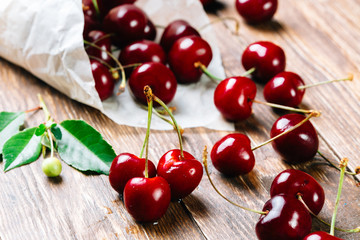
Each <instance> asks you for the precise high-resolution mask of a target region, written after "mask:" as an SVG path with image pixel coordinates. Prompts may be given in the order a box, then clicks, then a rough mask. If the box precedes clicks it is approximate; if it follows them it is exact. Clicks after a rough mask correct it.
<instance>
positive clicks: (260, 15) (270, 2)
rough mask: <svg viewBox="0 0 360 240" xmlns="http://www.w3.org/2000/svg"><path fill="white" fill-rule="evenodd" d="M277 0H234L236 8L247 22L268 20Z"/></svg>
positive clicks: (275, 7) (253, 22) (272, 13)
mask: <svg viewBox="0 0 360 240" xmlns="http://www.w3.org/2000/svg"><path fill="white" fill-rule="evenodd" d="M277 5H278V1H277V0H236V1H235V6H236V10H237V11H238V13H239V14H240V16H242V17H243V18H244V19H245V20H246V21H247V22H248V23H250V24H258V23H263V22H266V21H269V20H270V19H271V18H272V17H273V16H274V14H275V12H276V9H277Z"/></svg>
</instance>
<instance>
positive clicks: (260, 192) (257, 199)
mask: <svg viewBox="0 0 360 240" xmlns="http://www.w3.org/2000/svg"><path fill="white" fill-rule="evenodd" d="M221 3H223V6H222V7H221V8H219V9H218V11H216V13H209V17H210V18H212V19H216V18H217V16H235V17H236V18H238V19H239V20H240V22H241V28H240V31H239V36H235V35H233V34H232V33H231V32H232V31H233V24H232V23H231V22H230V21H229V22H225V23H218V24H216V25H214V26H213V27H214V30H215V32H216V34H217V36H218V44H219V47H220V49H221V53H222V57H223V62H224V67H225V69H226V73H227V75H228V76H231V75H239V74H240V73H242V72H243V71H244V70H243V68H242V66H241V63H240V57H241V54H242V51H243V50H244V48H245V47H246V46H247V45H248V44H250V43H252V42H254V41H258V40H270V41H273V42H275V43H277V44H278V45H280V46H281V47H282V48H283V49H284V51H285V53H286V56H287V67H286V69H287V70H289V71H294V72H297V73H298V74H300V75H301V76H302V77H303V79H304V81H305V82H306V83H313V82H318V81H322V80H329V79H335V78H343V77H345V76H347V74H348V73H349V72H351V73H354V75H355V81H353V82H344V83H335V84H331V85H326V86H321V87H318V88H316V89H315V88H313V89H308V90H307V92H306V94H305V98H304V101H303V105H302V106H301V107H305V108H311V109H318V110H321V111H322V116H321V117H320V118H316V119H313V120H312V123H313V124H314V126H315V127H316V129H317V131H318V134H319V137H320V150H321V151H322V152H323V153H324V154H325V155H326V156H328V157H329V158H330V159H331V160H333V161H334V162H337V161H339V159H340V158H342V157H348V158H349V160H350V163H349V170H353V169H354V168H355V167H356V166H360V158H359V153H360V150H359V149H360V148H359V146H360V138H359V133H360V126H359V120H360V105H359V99H360V82H359V74H358V73H359V70H360V44H359V39H360V28H359V25H358V24H359V22H360V0H342V1H330V0H319V1H311V0H302V1H288V0H283V1H282V0H280V1H279V8H278V11H277V13H276V15H275V18H274V21H273V22H271V23H269V24H263V25H260V26H257V27H254V26H249V25H246V24H245V23H244V22H243V20H241V19H240V17H239V16H238V15H237V13H236V11H235V8H234V5H233V4H234V1H233V0H221ZM37 93H41V94H42V95H43V97H44V99H45V101H46V103H47V105H48V108H49V111H50V112H51V114H52V116H53V117H54V118H55V119H56V120H57V121H58V122H60V121H62V120H65V119H83V120H85V121H87V122H88V123H90V124H91V125H92V126H94V127H95V128H96V129H97V130H98V131H99V132H100V133H101V134H102V135H103V136H104V138H105V139H106V140H107V141H108V142H109V143H110V144H111V145H112V146H113V148H114V149H115V151H116V153H121V152H132V153H134V154H139V152H140V149H141V145H142V141H143V138H144V136H145V129H141V128H132V127H127V126H120V125H116V124H115V123H114V122H112V121H111V120H109V119H108V118H107V117H105V116H104V115H102V114H101V113H100V112H99V111H97V110H95V109H92V108H90V107H87V106H85V105H83V104H79V103H77V102H75V101H73V100H70V99H69V98H67V97H66V96H64V95H63V94H61V93H60V92H58V91H56V90H54V89H53V88H51V87H49V86H48V85H46V84H44V83H43V82H42V81H41V80H39V79H37V78H35V77H33V76H32V75H31V74H29V73H27V72H26V71H24V70H23V69H21V68H19V67H17V66H15V65H13V64H11V63H9V62H7V61H6V60H4V59H0V111H23V110H27V109H30V108H33V107H35V106H37V105H38V101H37V96H36V94H37ZM257 98H258V99H263V97H262V86H260V85H259V86H258V97H257ZM277 117H278V115H277V114H276V113H274V112H273V111H272V110H271V109H269V108H268V107H266V106H261V105H254V114H253V116H252V117H251V118H250V119H249V120H247V121H244V122H241V123H237V124H236V129H237V131H238V132H242V133H245V134H247V135H248V136H249V137H250V139H251V141H252V144H253V146H255V145H257V144H259V143H261V142H263V141H265V140H267V139H268V136H269V130H270V128H271V126H272V124H273V122H274V121H275V120H276V119H277ZM42 121H43V114H42V113H41V112H38V113H32V114H28V115H27V120H26V125H27V126H35V125H38V124H39V123H40V122H42ZM227 133H228V132H223V131H213V130H209V129H205V128H194V129H186V130H185V133H184V144H185V146H184V149H185V150H187V151H189V152H191V153H193V155H194V156H196V157H197V158H198V159H201V154H202V149H203V147H204V145H207V146H208V147H209V148H211V146H212V145H213V144H214V143H215V142H216V141H217V140H219V139H220V138H221V137H222V136H225V135H226V134H227ZM175 147H177V138H176V135H175V134H174V132H171V131H170V132H164V131H152V135H151V141H150V159H152V160H153V161H154V162H157V160H158V159H159V158H160V156H161V155H162V154H163V153H165V152H166V151H167V150H169V149H171V148H175ZM255 157H256V166H255V168H254V170H253V171H252V172H251V173H250V174H248V175H246V176H243V177H236V178H225V177H223V176H222V175H221V174H219V173H218V172H217V171H216V170H215V169H213V167H212V165H210V171H211V176H212V179H213V180H214V182H215V184H216V185H217V186H218V188H219V189H220V191H222V192H223V193H224V194H225V195H226V196H228V197H229V198H231V199H232V200H234V201H235V202H238V203H241V204H243V205H245V206H248V207H251V208H254V209H259V210H260V209H261V208H262V206H263V204H264V202H265V201H267V200H268V199H269V188H270V184H271V181H272V179H273V178H274V177H275V176H276V175H277V174H278V173H279V172H281V171H282V170H284V169H287V168H297V169H301V170H304V171H306V172H308V173H310V174H311V175H312V176H314V177H315V179H317V180H318V181H319V183H320V184H321V185H322V186H323V188H324V189H325V193H326V202H325V206H324V208H323V210H322V211H321V213H320V217H321V218H323V219H325V220H326V221H328V222H330V218H331V215H332V211H333V207H334V201H335V196H336V191H337V184H338V177H339V172H338V171H337V170H335V169H334V168H331V167H329V166H328V165H327V164H325V163H324V161H322V160H321V159H320V158H319V157H316V158H315V160H314V161H313V162H311V163H307V164H303V165H296V166H290V165H288V164H286V163H285V162H283V161H282V160H281V159H280V157H279V156H278V155H277V154H276V153H275V152H274V151H273V149H272V147H271V146H270V145H268V146H264V147H262V148H260V149H258V150H256V151H255ZM3 164H4V163H0V167H1V168H3ZM357 182H358V179H354V178H353V177H346V178H345V182H344V189H343V195H342V198H341V201H340V207H339V213H338V217H337V226H339V227H344V228H355V227H357V226H359V225H360V200H359V199H360V197H359V196H360V188H359V187H357V186H356V183H357ZM0 183H1V184H0V209H1V210H0V239H1V240H10V239H11V240H17V239H19V240H20V239H245V240H246V239H249V240H250V239H256V235H255V231H254V227H255V224H256V222H257V219H258V218H259V216H258V215H257V214H254V213H250V212H246V211H243V210H241V209H239V208H236V207H234V206H232V205H230V204H228V203H227V202H225V201H224V200H223V199H221V198H220V196H218V195H217V194H216V193H215V191H214V190H213V189H212V187H211V186H210V184H209V181H208V179H207V177H206V175H204V177H203V180H202V181H201V183H200V186H199V187H198V188H197V189H196V190H195V191H194V192H193V193H192V194H191V195H190V196H188V197H186V198H185V199H183V201H182V202H173V203H171V204H170V207H169V209H168V211H167V213H166V215H165V216H164V217H163V218H161V219H160V220H159V221H158V222H157V223H154V224H138V223H136V222H134V220H133V219H132V218H131V216H130V215H129V214H128V213H127V212H126V211H125V209H124V206H123V203H122V201H121V199H120V198H119V196H118V194H117V193H116V192H115V191H114V190H113V189H112V188H111V187H110V185H109V182H108V178H107V176H99V175H85V174H83V173H80V172H78V171H76V170H75V169H73V168H71V167H69V166H67V165H66V164H63V172H62V174H61V177H59V178H56V179H49V178H47V177H46V176H45V175H44V174H43V173H42V171H41V159H40V160H39V161H37V162H34V163H32V164H29V165H26V166H23V167H21V168H17V169H14V170H11V171H9V172H7V173H6V174H5V173H0ZM313 226H314V227H313V230H314V231H315V230H319V229H320V230H324V231H328V230H329V228H328V227H326V226H325V225H323V224H322V223H320V222H319V221H317V220H315V219H314V220H313ZM336 235H337V236H339V237H341V238H344V239H349V240H355V239H360V234H344V233H340V232H336Z"/></svg>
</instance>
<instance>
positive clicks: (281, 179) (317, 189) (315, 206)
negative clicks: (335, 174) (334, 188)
mask: <svg viewBox="0 0 360 240" xmlns="http://www.w3.org/2000/svg"><path fill="white" fill-rule="evenodd" d="M280 193H285V194H287V195H292V196H294V197H295V198H298V197H299V195H300V197H301V199H302V200H303V201H304V202H305V204H306V206H307V207H308V208H309V209H310V210H311V212H312V213H314V214H315V215H317V214H319V212H320V211H321V209H322V207H323V205H324V202H325V193H324V189H323V188H322V187H321V185H320V184H319V183H318V182H317V181H316V180H315V179H314V178H313V177H312V176H310V175H309V174H307V173H305V172H303V171H300V170H296V169H288V170H285V171H282V172H281V173H279V174H278V175H277V176H276V177H275V179H274V180H273V182H272V184H271V188H270V196H275V195H278V194H280Z"/></svg>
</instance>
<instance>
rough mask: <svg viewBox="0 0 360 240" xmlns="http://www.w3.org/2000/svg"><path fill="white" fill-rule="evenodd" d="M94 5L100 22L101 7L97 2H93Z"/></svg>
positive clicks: (94, 0)
mask: <svg viewBox="0 0 360 240" xmlns="http://www.w3.org/2000/svg"><path fill="white" fill-rule="evenodd" d="M92 3H93V5H94V8H95V12H96V16H97V17H98V19H99V20H101V19H100V10H99V5H98V3H97V0H92Z"/></svg>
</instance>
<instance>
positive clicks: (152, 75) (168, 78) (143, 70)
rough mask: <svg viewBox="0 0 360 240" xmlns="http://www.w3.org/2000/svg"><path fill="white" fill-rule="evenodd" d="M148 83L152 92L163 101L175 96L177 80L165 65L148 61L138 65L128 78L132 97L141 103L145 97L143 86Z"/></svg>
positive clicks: (168, 100) (145, 99)
mask: <svg viewBox="0 0 360 240" xmlns="http://www.w3.org/2000/svg"><path fill="white" fill-rule="evenodd" d="M146 85H149V86H150V87H151V88H152V91H153V92H154V94H156V95H157V96H158V98H160V99H161V100H162V101H163V102H164V103H169V102H170V101H171V100H172V99H173V98H174V96H175V93H176V89H177V82H176V78H175V76H174V74H173V73H172V72H171V70H170V69H169V68H168V67H166V66H165V65H163V64H161V63H157V62H148V63H144V64H142V65H140V66H138V67H137V68H136V69H135V70H134V71H133V72H132V74H131V76H130V78H129V87H130V89H131V92H132V93H133V95H134V97H135V98H136V99H137V100H138V101H140V102H141V103H143V104H146V102H147V98H146V96H145V95H144V87H145V86H146Z"/></svg>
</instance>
